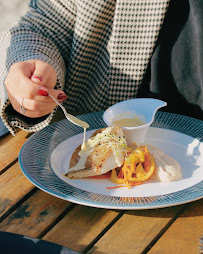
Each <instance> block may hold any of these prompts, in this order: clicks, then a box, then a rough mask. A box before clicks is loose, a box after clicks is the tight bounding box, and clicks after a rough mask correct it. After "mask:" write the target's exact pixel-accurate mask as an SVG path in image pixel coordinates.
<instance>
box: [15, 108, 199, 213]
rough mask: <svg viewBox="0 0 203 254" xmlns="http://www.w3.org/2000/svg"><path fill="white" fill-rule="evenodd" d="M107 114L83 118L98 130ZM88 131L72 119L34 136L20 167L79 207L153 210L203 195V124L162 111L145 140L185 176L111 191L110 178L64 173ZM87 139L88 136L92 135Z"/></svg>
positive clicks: (23, 152) (40, 185) (34, 180)
mask: <svg viewBox="0 0 203 254" xmlns="http://www.w3.org/2000/svg"><path fill="white" fill-rule="evenodd" d="M102 114H103V112H98V113H91V114H86V115H81V116H79V118H80V119H82V120H84V121H86V122H88V123H89V125H90V126H91V131H90V132H88V135H90V134H91V133H92V132H93V131H94V129H98V128H102V127H105V126H106V125H105V123H104V122H103V120H102ZM82 138H83V129H82V128H79V127H77V126H75V125H73V124H71V123H70V122H68V121H67V120H63V121H60V122H57V123H54V124H51V125H49V126H47V127H46V128H44V129H43V130H41V131H39V132H37V133H35V134H34V135H32V136H31V137H30V138H29V139H28V140H27V142H26V143H25V144H24V146H23V147H22V149H21V152H20V155H19V163H20V166H21V169H22V171H23V173H24V174H25V176H26V177H27V178H28V179H29V180H30V181H31V182H32V183H33V184H35V185H36V186H37V187H38V188H40V189H42V190H43V191H45V192H47V193H49V194H51V195H53V196H56V197H58V198H62V199H65V200H68V201H71V202H74V203H77V204H82V205H87V206H93V207H101V208H110V209H128V210H129V209H154V208H159V207H168V206H174V205H179V204H183V203H187V202H191V201H194V200H197V199H200V198H202V197H203V173H202V172H203V159H202V158H203V143H202V140H203V122H202V121H200V120H197V119H193V118H190V117H186V116H181V115H176V114H170V113H165V112H157V113H156V116H155V120H154V122H153V124H152V127H150V129H149V132H148V133H147V136H146V142H147V143H150V144H152V145H155V146H157V147H159V148H160V149H162V150H163V151H164V152H165V153H167V154H168V155H170V156H172V157H174V158H175V159H176V160H177V161H178V162H179V164H180V165H181V168H182V173H183V178H182V179H181V180H179V181H176V182H172V183H160V182H152V181H151V182H146V183H144V184H143V185H140V186H136V187H133V188H132V189H130V190H128V189H127V188H125V187H123V188H119V189H115V190H107V189H106V187H111V186H113V185H114V184H113V183H111V182H110V180H109V179H106V180H96V179H87V180H84V179H83V180H69V179H67V178H64V177H63V175H62V173H63V172H64V171H65V169H66V168H67V167H68V164H69V160H70V156H71V155H72V152H73V150H74V149H75V148H76V147H77V146H78V145H79V144H81V142H82ZM87 138H88V136H87Z"/></svg>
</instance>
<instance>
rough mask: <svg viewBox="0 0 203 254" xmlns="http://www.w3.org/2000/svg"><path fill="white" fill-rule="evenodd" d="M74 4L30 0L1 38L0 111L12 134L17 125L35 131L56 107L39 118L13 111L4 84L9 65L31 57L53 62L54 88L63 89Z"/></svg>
mask: <svg viewBox="0 0 203 254" xmlns="http://www.w3.org/2000/svg"><path fill="white" fill-rule="evenodd" d="M75 13H76V10H75V5H74V3H73V2H71V1H64V3H63V1H60V2H59V1H57V0H52V1H50V0H32V1H31V2H30V5H29V11H28V12H27V13H26V14H25V15H24V16H23V17H22V18H21V19H20V20H19V22H18V23H17V24H16V25H15V26H13V27H12V28H11V29H10V30H9V31H6V32H4V33H3V34H2V36H1V38H0V59H1V61H0V96H1V97H0V101H1V112H0V115H1V117H2V120H3V122H4V124H5V125H6V127H7V128H8V129H9V131H10V132H11V133H12V134H13V135H14V134H15V132H16V131H17V129H18V128H21V129H24V130H26V131H28V132H35V131H38V130H40V129H42V128H44V127H45V126H47V125H48V124H49V123H50V121H51V120H52V118H53V116H54V114H55V111H56V109H54V110H53V111H52V112H51V113H50V114H49V115H47V116H44V117H40V118H34V119H33V118H28V117H25V116H23V115H21V114H19V113H18V112H16V111H15V110H14V109H13V107H12V105H11V103H10V101H9V99H8V96H7V91H6V88H5V85H4V82H5V79H6V76H7V74H8V72H9V69H10V67H11V66H12V65H13V64H14V63H16V62H21V61H25V60H30V59H38V60H42V61H45V62H47V63H49V64H50V65H52V66H53V67H54V69H55V70H56V73H57V84H56V88H58V89H63V87H64V84H65V70H66V67H67V66H66V63H67V62H68V61H67V59H68V58H69V54H70V47H71V40H72V34H73V28H74V23H75Z"/></svg>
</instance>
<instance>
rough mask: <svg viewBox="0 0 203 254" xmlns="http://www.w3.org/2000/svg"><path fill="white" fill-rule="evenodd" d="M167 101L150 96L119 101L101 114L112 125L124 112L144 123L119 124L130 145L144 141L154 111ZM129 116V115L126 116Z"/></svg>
mask: <svg viewBox="0 0 203 254" xmlns="http://www.w3.org/2000/svg"><path fill="white" fill-rule="evenodd" d="M166 105H167V103H166V102H164V101H161V100H157V99H152V98H137V99H131V100H125V101H121V102H119V103H116V104H114V105H113V106H111V107H110V108H108V109H107V110H106V111H105V112H104V114H103V120H104V122H105V123H106V124H107V125H108V126H111V125H113V122H114V121H115V120H119V119H121V115H122V118H123V115H125V114H126V116H127V115H128V116H129V115H132V117H133V116H135V115H136V116H138V117H139V118H140V120H142V121H143V122H144V123H145V124H144V125H140V126H135V127H124V126H121V127H122V129H123V131H124V134H125V136H126V139H127V144H128V145H131V144H133V143H134V142H135V143H136V144H139V143H144V138H145V135H146V132H147V130H148V128H149V126H150V125H151V123H152V122H153V120H154V116H155V113H156V112H157V110H158V109H159V108H162V107H164V106H166ZM126 118H129V117H126Z"/></svg>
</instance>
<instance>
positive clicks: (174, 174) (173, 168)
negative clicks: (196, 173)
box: [146, 144, 182, 182]
mask: <svg viewBox="0 0 203 254" xmlns="http://www.w3.org/2000/svg"><path fill="white" fill-rule="evenodd" d="M146 146H147V148H148V150H149V151H150V153H151V154H152V156H153V158H154V160H155V164H156V170H155V172H154V174H153V176H152V178H151V179H153V180H157V181H161V182H172V181H176V180H179V179H181V178H182V174H181V168H180V165H179V163H178V162H177V161H176V160H175V159H173V158H172V157H170V156H169V155H167V154H165V153H164V152H162V151H161V150H160V149H159V148H157V147H155V146H152V145H150V144H147V145H146Z"/></svg>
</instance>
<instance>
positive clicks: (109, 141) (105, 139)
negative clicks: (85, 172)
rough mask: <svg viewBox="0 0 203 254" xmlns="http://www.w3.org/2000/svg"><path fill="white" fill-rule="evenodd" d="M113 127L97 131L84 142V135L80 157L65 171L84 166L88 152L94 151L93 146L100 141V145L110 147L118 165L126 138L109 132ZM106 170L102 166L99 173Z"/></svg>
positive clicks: (79, 168)
mask: <svg viewBox="0 0 203 254" xmlns="http://www.w3.org/2000/svg"><path fill="white" fill-rule="evenodd" d="M112 128H113V127H107V128H106V129H105V130H104V131H102V133H98V134H97V135H96V136H94V137H92V138H90V139H88V140H87V141H86V142H85V137H84V140H83V144H82V146H81V150H80V152H79V153H78V155H79V156H80V159H79V161H78V163H77V164H76V165H75V166H73V167H72V168H69V169H68V170H67V173H69V172H72V171H77V170H81V169H84V168H85V163H86V160H87V158H88V156H90V154H91V153H92V152H93V151H94V149H95V146H96V145H97V144H98V143H101V145H105V146H106V147H107V150H108V149H112V151H113V154H114V159H115V163H116V166H117V167H120V166H121V165H122V163H123V154H122V153H123V150H124V149H125V148H126V146H127V144H126V140H125V139H124V138H123V137H120V136H119V135H118V134H111V131H112ZM107 171H109V169H108V170H106V169H105V166H104V168H101V173H104V172H105V173H106V172H107Z"/></svg>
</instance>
